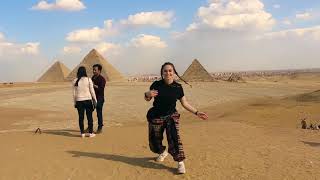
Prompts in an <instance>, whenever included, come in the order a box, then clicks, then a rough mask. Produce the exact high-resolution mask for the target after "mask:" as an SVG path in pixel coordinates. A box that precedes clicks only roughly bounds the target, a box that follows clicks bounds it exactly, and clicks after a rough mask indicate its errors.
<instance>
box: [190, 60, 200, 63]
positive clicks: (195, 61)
mask: <svg viewBox="0 0 320 180" xmlns="http://www.w3.org/2000/svg"><path fill="white" fill-rule="evenodd" d="M192 64H200V62H199V60H198V59H194V60H193V61H192Z"/></svg>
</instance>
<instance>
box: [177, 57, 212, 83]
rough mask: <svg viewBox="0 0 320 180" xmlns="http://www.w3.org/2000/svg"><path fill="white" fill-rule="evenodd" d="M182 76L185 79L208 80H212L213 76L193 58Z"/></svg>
mask: <svg viewBox="0 0 320 180" xmlns="http://www.w3.org/2000/svg"><path fill="white" fill-rule="evenodd" d="M182 78H183V79H184V80H186V81H199V82H208V81H213V77H212V76H211V75H210V74H209V73H208V71H207V70H206V69H205V68H204V67H203V66H202V65H201V64H200V62H199V61H198V60H197V59H195V60H193V61H192V64H191V65H190V66H189V67H188V69H187V70H186V71H185V72H184V73H183V75H182Z"/></svg>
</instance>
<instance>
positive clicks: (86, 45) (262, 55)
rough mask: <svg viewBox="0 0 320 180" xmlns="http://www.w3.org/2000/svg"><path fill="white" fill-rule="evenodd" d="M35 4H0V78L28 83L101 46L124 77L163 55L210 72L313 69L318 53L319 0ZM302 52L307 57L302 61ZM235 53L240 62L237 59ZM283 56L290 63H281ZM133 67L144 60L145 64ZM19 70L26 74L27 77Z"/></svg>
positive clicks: (153, 65) (151, 67)
mask: <svg viewBox="0 0 320 180" xmlns="http://www.w3.org/2000/svg"><path fill="white" fill-rule="evenodd" d="M59 1H60V2H59ZM42 3H45V5H46V6H45V7H44V6H41V7H40V1H39V0H30V1H28V0H25V1H17V0H12V1H1V2H0V66H2V68H1V69H0V70H1V71H2V72H5V75H3V76H2V77H3V78H2V79H1V78H0V81H6V80H18V81H19V80H21V81H30V80H35V79H36V78H37V76H39V73H41V72H43V71H44V70H43V69H45V68H47V67H48V66H50V65H51V64H52V63H53V62H54V61H56V59H59V60H60V61H62V62H63V63H65V64H66V65H67V66H68V67H69V68H70V69H72V68H73V67H74V66H75V65H76V64H77V63H79V62H80V61H81V59H82V58H83V56H84V55H85V54H86V53H88V51H89V50H90V49H92V48H98V50H99V49H101V51H102V52H101V53H102V54H103V55H104V56H105V57H106V58H107V59H108V60H109V61H110V62H111V63H112V64H114V65H115V66H116V67H117V68H119V69H120V70H121V71H122V72H123V73H126V74H135V73H142V72H141V71H144V72H146V73H152V72H158V66H159V64H161V63H163V61H165V60H164V59H165V58H167V59H174V60H173V61H174V62H176V63H177V64H178V65H180V66H179V67H180V68H179V67H178V69H180V70H181V71H183V70H184V69H185V68H186V67H187V65H188V64H189V63H190V62H191V61H192V58H198V59H199V58H200V62H202V63H203V64H204V65H206V67H207V69H208V71H211V72H213V71H226V70H247V69H279V68H300V67H301V68H304V67H316V66H318V67H320V63H318V62H317V61H316V59H319V58H320V57H319V56H320V55H319V53H318V52H317V51H316V50H314V49H316V46H317V45H319V41H320V28H319V27H318V26H319V25H320V21H319V20H320V1H311V0H281V1H280V0H220V1H219V0H197V1H195V0H183V1H182V0H176V1H172V0H155V1H150V0H136V1H132V0H118V1H103V0H90V1H89V0H83V1H79V0H57V1H56V0H50V1H42ZM59 3H60V4H59ZM214 4H215V6H213V5H214ZM261 5H262V6H261ZM231 6H232V7H231ZM230 14H232V16H228V15H230ZM241 14H246V17H243V16H241ZM130 16H131V17H132V19H130ZM107 20H112V23H111V24H112V25H111V26H110V27H109V26H108V27H107V25H105V24H104V22H105V21H107ZM191 27H192V28H191ZM299 29H300V30H299ZM80 31H81V32H80ZM283 31H287V32H283ZM301 32H303V33H302V34H303V35H302V36H301ZM97 33H98V34H97ZM99 33H100V34H99ZM93 36H94V37H95V38H96V39H94V38H92V37H93ZM1 37H2V38H1ZM230 37H233V38H232V39H230ZM257 37H258V38H257ZM270 37H272V38H270ZM90 38H91V39H90ZM1 39H2V40H1ZM250 39H251V40H252V39H259V40H257V41H255V42H252V41H250ZM1 42H2V45H1ZM216 42H218V43H216ZM30 43H31V44H30ZM292 43H294V44H297V45H296V46H292ZM8 44H10V45H8ZM241 44H242V45H243V46H239V47H232V48H231V49H230V46H232V45H241ZM253 44H255V45H254V46H253ZM276 44H278V45H279V44H281V45H282V48H284V49H283V52H287V53H288V52H291V51H295V52H296V51H297V52H298V53H297V55H296V56H294V57H292V55H291V56H289V55H288V56H287V55H286V54H283V53H282V52H279V51H278V50H276V49H274V45H276ZM260 46H263V48H262V47H261V48H260V49H259V48H257V49H255V52H256V53H252V54H250V49H252V48H253V47H254V48H256V47H260ZM303 47H311V48H309V49H308V50H305V48H303ZM310 49H311V50H312V51H311V50H310ZM313 50H314V51H313ZM21 51H23V52H21ZM230 51H231V52H230ZM258 52H259V53H258ZM150 53H151V54H150ZM305 55H310V57H308V58H306V59H307V61H306V60H304V61H301V58H302V57H304V56H305ZM239 56H240V57H242V58H239V59H245V60H243V62H242V61H240V60H237V59H236V57H239ZM128 57H130V58H128ZM188 57H190V59H187V58H188ZM191 57H192V58H191ZM218 58H219V60H217V59H218ZM289 58H290V61H289V60H283V59H289ZM26 59H28V60H26ZM128 59H130V60H128ZM255 59H259V61H257V60H255ZM280 59H281V62H280V61H279V60H280ZM308 59H310V60H308ZM28 63H30V64H31V65H32V66H30V70H25V69H24V70H23V71H22V70H21V68H23V67H25V66H28ZM136 64H147V65H146V68H145V67H140V66H138V65H136ZM243 64H246V65H243ZM4 65H5V66H6V67H7V68H4V67H3V66H4ZM131 65H136V66H131ZM8 69H9V70H8ZM19 72H20V73H19ZM21 72H27V74H28V76H26V75H25V74H22V73H21ZM10 73H11V74H10ZM0 75H1V72H0Z"/></svg>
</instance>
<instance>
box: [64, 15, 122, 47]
mask: <svg viewBox="0 0 320 180" xmlns="http://www.w3.org/2000/svg"><path fill="white" fill-rule="evenodd" d="M116 33H117V29H116V28H114V27H113V22H112V20H106V21H104V28H99V27H93V28H91V29H79V30H75V31H72V32H70V33H69V34H68V35H67V37H66V40H67V41H69V42H99V41H102V40H103V39H104V38H105V37H106V36H110V35H114V34H116Z"/></svg>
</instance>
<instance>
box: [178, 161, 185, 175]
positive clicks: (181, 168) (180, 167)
mask: <svg viewBox="0 0 320 180" xmlns="http://www.w3.org/2000/svg"><path fill="white" fill-rule="evenodd" d="M178 173H179V174H184V173H186V167H185V166H184V163H183V161H181V162H178Z"/></svg>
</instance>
